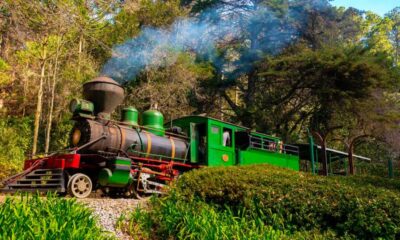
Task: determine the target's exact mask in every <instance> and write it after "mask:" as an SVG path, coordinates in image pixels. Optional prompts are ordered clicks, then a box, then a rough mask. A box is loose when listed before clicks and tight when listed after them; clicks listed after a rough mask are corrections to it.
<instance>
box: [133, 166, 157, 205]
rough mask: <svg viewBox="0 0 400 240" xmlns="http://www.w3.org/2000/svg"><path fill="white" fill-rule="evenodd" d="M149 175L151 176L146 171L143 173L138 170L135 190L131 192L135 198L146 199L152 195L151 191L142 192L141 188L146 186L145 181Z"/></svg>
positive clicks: (146, 169)
mask: <svg viewBox="0 0 400 240" xmlns="http://www.w3.org/2000/svg"><path fill="white" fill-rule="evenodd" d="M142 170H145V171H151V170H150V169H148V168H142ZM150 177H151V175H150V174H148V173H143V172H142V171H140V172H139V176H138V179H137V186H136V191H134V192H133V194H134V196H135V197H136V198H137V199H148V198H150V197H151V196H152V195H153V194H152V193H145V192H143V189H144V188H146V186H145V185H146V183H145V181H146V180H147V179H148V178H150Z"/></svg>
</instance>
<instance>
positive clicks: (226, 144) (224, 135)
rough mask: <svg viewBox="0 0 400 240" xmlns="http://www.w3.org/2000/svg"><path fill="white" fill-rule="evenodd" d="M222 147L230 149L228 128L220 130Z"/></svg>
mask: <svg viewBox="0 0 400 240" xmlns="http://www.w3.org/2000/svg"><path fill="white" fill-rule="evenodd" d="M222 146H224V147H232V129H230V128H223V129H222Z"/></svg>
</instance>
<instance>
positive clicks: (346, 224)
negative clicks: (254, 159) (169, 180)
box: [128, 165, 400, 239]
mask: <svg viewBox="0 0 400 240" xmlns="http://www.w3.org/2000/svg"><path fill="white" fill-rule="evenodd" d="M398 187H399V185H398V181H391V180H388V179H383V178H378V177H376V178H373V179H369V180H368V177H350V178H343V177H319V176H312V175H309V174H304V173H298V172H293V171H289V170H285V169H280V168H276V167H272V166H269V165H259V166H246V167H229V168H207V169H201V170H195V171H191V172H189V173H186V174H184V175H183V176H182V177H181V178H180V179H179V181H178V182H177V184H176V186H175V187H174V188H173V190H172V192H171V194H170V195H169V196H167V197H166V198H163V199H160V200H158V201H154V202H153V204H152V210H151V211H150V212H147V213H146V212H140V211H136V212H135V213H133V214H132V216H131V218H130V219H131V221H130V223H129V225H128V226H129V227H128V230H132V229H136V230H137V229H139V230H141V232H144V233H146V232H150V230H153V231H156V232H157V236H159V237H161V238H167V237H171V236H176V238H177V239H181V238H185V237H184V236H193V238H192V239H201V237H200V236H202V235H205V234H206V232H207V231H208V230H209V231H213V233H214V234H220V236H227V238H226V239H247V238H249V237H255V238H257V236H258V237H259V239H260V238H261V239H270V238H274V237H278V238H281V239H282V238H285V237H286V238H288V239H338V238H346V239H370V238H375V239H376V238H384V239H393V238H396V237H398V236H399V234H400V210H399V207H400V197H399V191H398V190H399V188H398ZM210 222H211V224H209V223H210ZM217 223H219V224H217ZM241 223H243V224H241ZM244 223H246V224H244ZM215 225H216V226H215ZM200 226H202V227H203V228H202V227H200ZM218 229H220V230H221V232H219V230H218ZM239 229H240V230H239ZM180 231H182V232H183V233H180ZM180 234H182V235H180ZM224 234H225V235H224ZM253 234H254V235H253ZM268 234H270V235H268ZM214 236H215V235H214ZM260 236H268V237H265V238H263V237H260ZM284 236H285V237H284ZM188 238H190V237H188ZM222 238H223V237H222Z"/></svg>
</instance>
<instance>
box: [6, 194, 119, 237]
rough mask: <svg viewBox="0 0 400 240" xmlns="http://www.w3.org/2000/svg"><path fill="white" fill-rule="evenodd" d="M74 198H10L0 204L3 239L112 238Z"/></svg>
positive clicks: (21, 196) (35, 196) (51, 196)
mask: <svg viewBox="0 0 400 240" xmlns="http://www.w3.org/2000/svg"><path fill="white" fill-rule="evenodd" d="M112 238H113V236H112V235H110V234H109V233H106V232H104V231H102V230H101V229H100V228H99V227H98V226H97V222H96V219H95V218H93V216H92V212H91V211H90V210H89V209H88V208H86V207H85V206H83V205H81V204H79V203H76V201H75V200H74V199H64V198H57V197H56V196H53V195H52V194H49V195H48V196H47V197H46V198H44V197H40V196H39V195H28V194H25V195H20V196H18V197H7V198H6V200H5V202H4V203H2V204H0V239H112Z"/></svg>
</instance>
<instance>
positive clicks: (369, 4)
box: [331, 0, 400, 16]
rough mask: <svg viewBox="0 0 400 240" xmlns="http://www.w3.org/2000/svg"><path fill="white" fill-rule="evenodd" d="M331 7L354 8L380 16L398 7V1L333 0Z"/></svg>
mask: <svg viewBox="0 0 400 240" xmlns="http://www.w3.org/2000/svg"><path fill="white" fill-rule="evenodd" d="M331 4H332V5H333V6H344V7H354V8H357V9H360V10H370V11H373V12H375V13H377V14H379V15H381V16H383V15H384V14H385V13H387V12H389V11H390V10H392V9H393V8H395V7H400V0H334V1H332V2H331Z"/></svg>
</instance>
